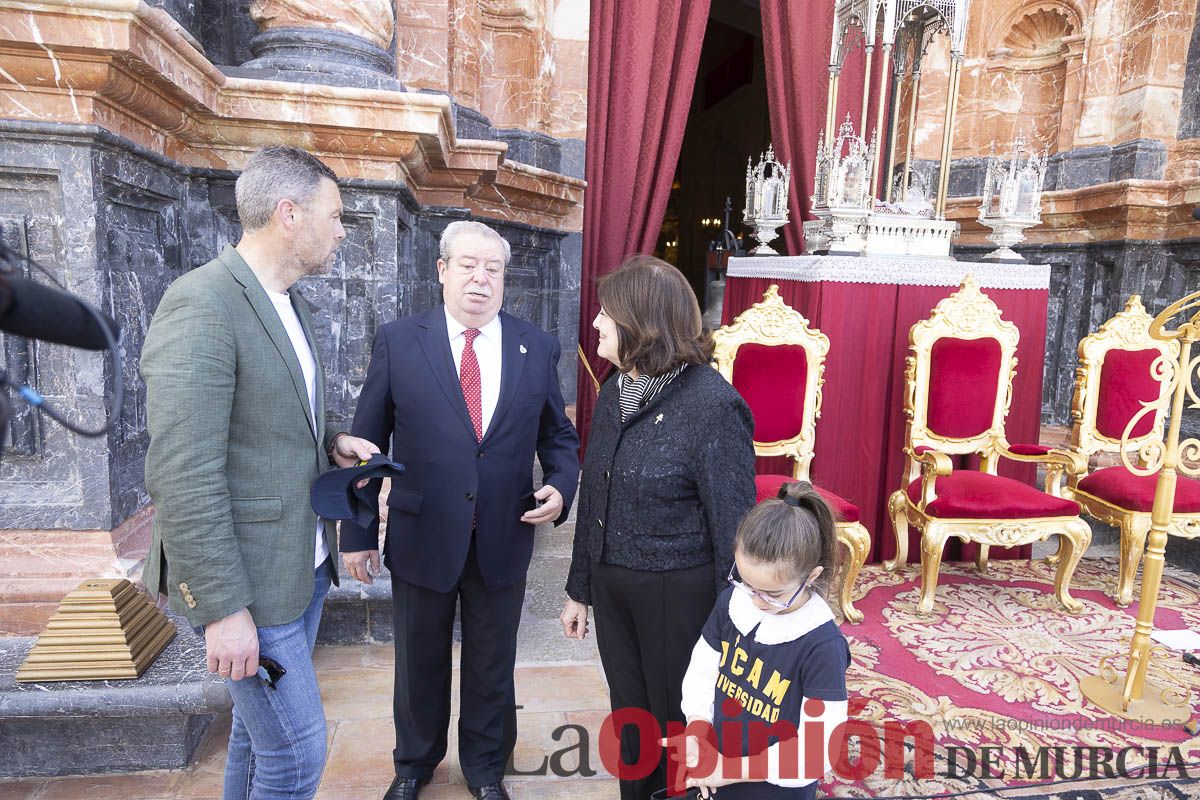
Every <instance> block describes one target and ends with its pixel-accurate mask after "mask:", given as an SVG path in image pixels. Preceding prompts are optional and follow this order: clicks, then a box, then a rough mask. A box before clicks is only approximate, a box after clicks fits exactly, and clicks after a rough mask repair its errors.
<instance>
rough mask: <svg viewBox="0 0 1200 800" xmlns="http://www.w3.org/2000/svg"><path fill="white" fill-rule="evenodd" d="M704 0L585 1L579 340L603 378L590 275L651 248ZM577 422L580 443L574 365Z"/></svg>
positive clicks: (584, 416)
mask: <svg viewBox="0 0 1200 800" xmlns="http://www.w3.org/2000/svg"><path fill="white" fill-rule="evenodd" d="M708 7H709V0H608V2H603V3H600V2H593V3H592V4H591V27H590V29H589V32H588V35H589V43H588V121H587V156H586V162H585V166H584V177H585V178H586V179H587V182H588V188H587V194H586V198H585V201H584V208H583V269H582V276H581V283H580V289H579V294H580V298H579V343H580V346H581V348H582V349H583V353H584V357H585V358H586V359H587V361H588V363H589V364H590V365H591V366H592V369H593V370H596V372H597V375H598V376H603V375H604V374H605V373H606V372H607V369H603V370H602V369H601V368H602V367H606V365H607V362H602V359H599V358H598V357H597V356H596V331H595V330H594V329H593V328H592V319H593V318H594V317H595V316H596V313H597V311H599V303H598V301H597V300H596V279H597V278H599V277H600V276H601V275H603V274H604V273H606V272H611V271H612V270H614V269H616V268H617V267H618V266H619V265H620V263H621V261H622V260H623V259H624V258H625V256H627V255H630V254H633V253H646V252H653V250H654V245H655V243H656V241H657V239H658V234H659V230H660V228H661V227H662V220H663V216H664V214H665V213H666V205H667V199H668V196H669V194H670V191H671V181H672V179H673V178H674V176H675V166H676V164H677V163H678V161H679V149H680V146H681V145H682V143H683V131H684V128H685V126H686V125H687V115H688V107H689V106H690V105H691V102H692V89H693V88H694V87H695V84H696V68H697V65H698V64H699V61H700V49H701V46H702V45H703V43H704V29H705V27H706V26H707V24H708ZM576 398H577V399H576V406H575V413H576V425H577V427H578V428H579V432H580V435H581V438H582V439H583V441H584V446H585V447H586V443H587V431H588V428H589V423H590V421H591V416H592V408H593V407H594V406H595V402H596V390H595V386H594V384H593V383H592V379H591V376H589V375H588V372H587V370H586V369H580V370H579V381H578V391H577V395H576Z"/></svg>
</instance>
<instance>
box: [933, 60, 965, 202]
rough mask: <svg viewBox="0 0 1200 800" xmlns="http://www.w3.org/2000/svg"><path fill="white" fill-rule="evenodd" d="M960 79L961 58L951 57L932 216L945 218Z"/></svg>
mask: <svg viewBox="0 0 1200 800" xmlns="http://www.w3.org/2000/svg"><path fill="white" fill-rule="evenodd" d="M961 78H962V56H961V55H958V54H957V53H955V54H952V55H951V65H950V85H949V92H950V94H949V96H948V97H947V99H946V119H945V121H944V122H943V126H942V160H941V161H940V162H939V164H938V191H937V205H936V206H935V208H934V216H935V217H937V218H938V219H945V218H946V197H947V195H948V194H949V192H950V155H951V153H952V148H953V146H954V117H955V114H956V112H957V110H958V86H959V82H960V80H961Z"/></svg>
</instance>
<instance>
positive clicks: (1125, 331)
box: [1069, 294, 1200, 606]
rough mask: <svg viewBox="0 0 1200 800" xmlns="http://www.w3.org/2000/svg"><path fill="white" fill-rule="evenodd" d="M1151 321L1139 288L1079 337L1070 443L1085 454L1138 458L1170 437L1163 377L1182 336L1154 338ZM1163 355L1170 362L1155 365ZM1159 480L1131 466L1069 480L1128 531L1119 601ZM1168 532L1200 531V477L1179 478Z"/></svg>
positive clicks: (1124, 599) (1091, 506) (1107, 519)
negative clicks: (1121, 307) (1124, 454)
mask: <svg viewBox="0 0 1200 800" xmlns="http://www.w3.org/2000/svg"><path fill="white" fill-rule="evenodd" d="M1151 322H1153V317H1151V316H1150V314H1148V313H1147V312H1146V309H1145V307H1144V306H1143V305H1142V300H1141V297H1139V296H1138V295H1136V294H1135V295H1133V296H1132V297H1130V298H1129V301H1128V302H1127V303H1126V304H1125V310H1124V311H1121V312H1120V313H1118V314H1117V315H1116V316H1115V317H1113V318H1112V319H1110V320H1108V321H1107V322H1105V323H1104V324H1103V325H1101V326H1100V330H1098V331H1096V332H1095V333H1093V334H1091V335H1090V336H1086V337H1084V339H1083V340H1082V341H1080V342H1079V367H1078V368H1077V369H1076V371H1075V396H1074V399H1073V400H1072V402H1071V419H1072V425H1071V449H1072V450H1074V451H1075V452H1076V453H1078V454H1079V455H1080V456H1081V457H1082V458H1084V459H1087V460H1090V459H1091V458H1092V457H1093V456H1094V455H1096V454H1097V453H1121V452H1122V450H1123V449H1124V450H1126V451H1127V452H1128V451H1132V452H1133V453H1134V454H1135V462H1134V463H1135V464H1136V463H1137V461H1136V454H1137V453H1138V452H1140V451H1141V450H1142V448H1143V447H1146V446H1152V445H1154V444H1155V443H1158V442H1161V441H1162V439H1163V426H1164V423H1165V421H1166V416H1167V405H1168V401H1169V394H1170V391H1171V388H1170V382H1169V381H1168V380H1164V379H1163V378H1164V377H1165V376H1166V375H1168V374H1169V373H1167V372H1165V370H1169V369H1170V365H1171V364H1175V363H1178V361H1179V342H1178V341H1174V340H1172V341H1163V340H1161V339H1155V338H1153V337H1152V336H1151V335H1150V323H1151ZM1160 358H1163V359H1165V361H1164V362H1162V363H1156V362H1158V360H1159V359H1160ZM1143 409H1145V410H1144V411H1143ZM1126 435H1128V438H1127V439H1126V438H1125V437H1126ZM1123 440H1124V444H1122V441H1123ZM1156 481H1157V476H1156V475H1153V474H1152V475H1138V474H1136V473H1134V472H1131V471H1130V470H1129V469H1128V468H1127V467H1126V466H1125V465H1124V464H1117V465H1116V466H1110V467H1105V468H1103V469H1098V470H1096V471H1094V472H1091V473H1090V474H1088V473H1086V472H1085V473H1083V474H1079V475H1073V476H1071V479H1070V481H1069V483H1070V489H1069V493H1070V494H1071V496H1072V497H1074V499H1075V500H1076V501H1077V502H1078V503H1079V505H1080V507H1081V508H1082V509H1083V512H1084V513H1085V514H1087V515H1088V516H1089V517H1092V518H1093V519H1096V520H1099V521H1100V522H1103V523H1106V524H1108V525H1112V526H1114V527H1117V528H1119V529H1120V531H1121V562H1120V569H1119V571H1118V575H1117V588H1116V592H1115V593H1114V594H1113V599H1114V600H1115V601H1116V603H1117V605H1119V606H1127V605H1129V604H1130V603H1131V602H1132V601H1133V579H1134V576H1135V575H1136V574H1137V568H1138V563H1139V562H1140V561H1141V560H1142V552H1143V550H1144V549H1145V547H1146V535H1147V534H1148V533H1149V531H1150V511H1151V508H1152V507H1153V505H1154V486H1155V482H1156ZM1167 533H1169V534H1171V535H1174V536H1182V537H1185V538H1188V539H1194V538H1196V537H1200V481H1197V480H1194V479H1192V478H1188V477H1186V476H1184V475H1180V476H1179V477H1178V479H1177V483H1176V486H1175V516H1174V517H1173V518H1172V520H1171V525H1170V527H1169V528H1168V529H1167Z"/></svg>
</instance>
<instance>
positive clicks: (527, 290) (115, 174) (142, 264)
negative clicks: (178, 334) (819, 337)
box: [0, 115, 582, 530]
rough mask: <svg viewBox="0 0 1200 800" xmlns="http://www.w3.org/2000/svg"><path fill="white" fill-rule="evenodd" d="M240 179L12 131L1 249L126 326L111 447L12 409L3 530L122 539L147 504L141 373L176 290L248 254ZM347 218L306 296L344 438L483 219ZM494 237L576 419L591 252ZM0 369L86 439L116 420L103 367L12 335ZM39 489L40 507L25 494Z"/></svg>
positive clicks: (519, 312) (370, 197) (571, 242)
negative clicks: (392, 340) (444, 236)
mask: <svg viewBox="0 0 1200 800" xmlns="http://www.w3.org/2000/svg"><path fill="white" fill-rule="evenodd" d="M466 116H469V115H464V118H465V117H466ZM517 138H518V139H519V138H520V137H517ZM513 140H514V141H516V140H517V139H513ZM521 141H526V139H521ZM527 141H528V143H530V146H531V148H532V149H531V150H530V153H532V154H533V155H535V156H537V157H541V156H545V157H553V155H554V152H553V151H554V148H552V147H549V145H548V143H547V142H546V141H544V140H543V139H540V138H538V137H529V138H528V140H527ZM538 148H540V154H541V155H540V156H539V155H538V154H537V153H534V150H538ZM573 152H574V151H573ZM236 177H237V176H236V175H235V174H234V173H232V172H228V171H224V170H214V169H207V168H192V167H186V166H184V165H181V164H179V163H177V162H174V161H172V160H171V159H168V158H166V157H164V156H163V155H161V154H158V153H153V152H150V151H149V150H146V149H145V148H142V147H139V146H137V145H135V144H133V143H131V142H129V141H127V140H125V139H122V138H120V137H118V136H115V135H114V134H112V133H110V132H107V131H104V130H102V129H99V128H97V127H94V126H85V125H65V124H54V123H39V122H21V121H13V120H2V121H0V238H2V239H3V240H4V242H5V243H6V244H7V245H8V246H10V247H12V248H13V249H14V250H16V251H18V252H28V253H30V254H31V255H32V256H33V258H35V259H36V260H37V261H39V262H40V263H41V264H43V265H45V266H46V267H47V269H49V270H50V272H51V274H53V275H54V276H55V277H56V278H57V279H58V280H59V281H60V282H62V283H63V284H64V285H67V286H69V287H72V290H73V291H76V292H77V293H79V294H80V295H81V296H82V297H84V299H86V300H89V301H90V302H92V303H93V304H95V305H97V306H98V307H100V308H103V309H106V310H108V311H109V313H111V314H112V315H113V316H114V317H115V318H116V319H117V321H118V322H119V323H120V324H121V328H122V331H123V337H124V340H123V345H124V347H123V353H124V358H123V362H122V367H121V374H120V376H119V377H120V379H121V381H122V383H123V384H124V387H125V403H124V407H123V409H122V413H121V417H120V420H119V421H118V425H117V427H116V428H115V429H114V430H113V432H112V433H110V434H109V435H108V436H107V437H102V438H98V439H82V438H79V437H75V436H72V435H70V434H68V433H67V431H65V430H64V429H63V428H62V427H60V426H58V425H56V424H53V423H51V422H49V421H47V420H45V419H43V418H40V417H39V416H38V415H37V414H35V413H32V412H29V411H28V409H27V408H26V407H25V406H24V404H19V403H16V404H14V410H15V412H16V414H15V417H14V420H13V422H12V424H11V425H9V430H8V431H7V437H8V445H7V446H6V448H5V453H4V459H3V461H0V519H3V521H4V523H5V527H10V528H16V529H29V530H111V529H113V528H115V527H117V526H118V525H120V524H121V523H122V522H123V521H124V520H126V519H128V518H129V517H130V516H131V515H133V514H135V513H137V512H138V511H139V510H140V509H141V508H144V507H145V506H146V504H147V503H148V502H149V496H148V494H147V492H146V488H145V476H144V474H143V470H144V464H145V455H146V447H147V445H148V442H149V435H148V433H147V431H146V396H145V384H144V383H143V381H142V379H141V376H140V375H139V374H138V371H137V366H138V360H139V358H140V356H141V348H142V343H143V340H144V338H145V334H146V329H147V328H148V326H149V323H150V320H151V319H152V318H153V315H154V311H155V309H156V307H157V306H158V303H159V301H160V300H161V298H162V295H163V292H164V291H165V290H166V288H167V286H168V285H169V284H170V283H171V282H172V281H174V280H176V279H178V278H179V277H181V276H183V275H185V274H186V273H187V272H188V271H189V270H191V269H194V268H196V267H198V266H200V265H201V264H204V263H205V262H207V261H208V260H210V259H212V258H213V257H215V256H216V255H217V253H218V252H220V249H221V248H222V247H223V246H224V245H225V244H226V243H234V242H237V241H238V239H239V238H240V236H241V228H240V225H239V222H238V216H237V209H236V204H235V198H234V181H235V179H236ZM342 201H343V203H344V205H345V213H344V215H343V217H342V223H343V225H344V226H345V228H346V233H347V237H346V240H345V241H344V242H343V243H342V246H341V247H340V248H339V250H338V253H337V261H336V262H335V264H334V267H333V270H332V272H331V273H330V274H328V275H321V276H313V277H310V278H306V279H304V280H303V281H301V282H300V284H299V286H298V288H299V290H300V291H301V293H302V294H303V296H304V297H305V299H306V301H307V302H308V304H309V310H310V311H311V313H312V315H313V317H314V318H315V319H316V321H317V326H316V330H317V338H318V346H319V348H320V353H321V357H322V360H323V362H324V364H325V366H326V375H327V381H326V385H325V391H326V398H327V401H328V409H329V425H330V426H331V427H333V428H335V429H339V430H348V429H349V427H350V421H351V419H352V417H353V414H354V407H355V404H356V402H357V398H358V394H359V391H360V389H361V385H362V381H363V379H364V378H365V374H366V368H367V363H368V361H369V358H370V352H371V342H372V339H373V337H374V334H375V330H376V329H377V328H378V327H379V326H380V325H382V324H384V323H386V322H389V321H391V320H393V319H395V318H397V317H399V316H403V315H406V314H413V313H417V312H420V311H424V310H426V309H428V308H431V307H433V306H435V305H438V304H440V303H441V298H442V287H441V285H440V284H439V283H438V279H437V267H436V264H437V259H438V238H439V237H440V235H441V233H442V231H443V230H444V229H445V227H446V225H448V224H449V223H450V222H452V221H453V220H455V219H464V218H467V217H469V216H470V213H469V211H468V210H467V209H464V208H447V207H421V206H420V205H419V204H418V203H417V201H416V199H415V197H414V196H413V194H412V192H411V191H410V189H409V187H407V186H405V185H404V184H402V183H397V182H385V181H371V180H360V179H353V180H347V181H344V182H343V183H342ZM484 221H486V222H487V223H488V224H490V225H492V226H493V227H495V228H496V229H497V230H498V231H499V232H500V233H501V235H503V236H504V237H505V238H507V239H508V241H509V242H510V243H511V245H512V262H511V264H510V265H509V269H508V271H507V276H506V286H505V292H504V308H505V310H507V311H508V312H510V313H512V314H514V315H516V316H519V317H521V318H523V319H526V320H528V321H530V322H532V323H534V324H536V325H539V326H540V327H542V328H543V329H545V330H547V331H550V332H552V333H554V334H556V335H557V336H558V338H559V342H560V345H561V348H562V358H561V360H560V362H559V378H560V386H561V388H562V390H563V395H564V398H565V399H566V402H568V403H571V402H573V401H574V397H575V377H576V373H575V370H576V364H577V359H576V358H575V355H574V354H575V350H576V342H577V341H578V327H579V286H580V266H581V263H582V237H581V236H580V234H578V233H565V232H563V231H556V230H548V229H545V228H535V227H532V226H529V225H524V224H520V223H513V222H507V221H504V220H496V219H488V220H484ZM0 369H3V370H6V371H7V372H8V373H9V374H10V375H12V376H14V377H16V378H18V379H20V380H23V381H28V382H29V383H30V384H31V385H32V386H33V387H34V388H36V389H38V390H39V391H41V392H42V393H43V394H45V395H46V396H47V397H48V398H50V400H51V401H52V402H54V403H55V404H56V405H57V406H59V407H60V408H62V409H63V410H64V412H65V413H66V414H67V415H68V416H69V417H70V418H71V419H73V420H76V421H77V422H79V423H80V424H83V425H86V426H88V427H99V426H100V425H101V424H102V423H103V421H104V420H105V411H104V402H103V397H102V395H103V394H104V392H105V390H106V387H111V385H112V382H113V380H114V378H115V377H117V376H113V375H111V374H109V370H108V368H107V363H106V362H105V361H104V360H103V359H102V358H101V357H100V356H99V355H98V354H93V353H88V352H85V351H76V350H71V349H70V348H64V347H53V348H51V347H45V348H42V347H39V348H37V349H36V350H35V349H34V348H33V347H32V346H30V345H29V343H28V342H26V341H25V340H23V339H19V338H17V337H4V336H0ZM3 437H4V433H0V438H3ZM31 485H32V486H35V487H36V488H35V489H34V490H33V491H32V492H31V491H29V490H28V489H27V488H25V487H28V486H31Z"/></svg>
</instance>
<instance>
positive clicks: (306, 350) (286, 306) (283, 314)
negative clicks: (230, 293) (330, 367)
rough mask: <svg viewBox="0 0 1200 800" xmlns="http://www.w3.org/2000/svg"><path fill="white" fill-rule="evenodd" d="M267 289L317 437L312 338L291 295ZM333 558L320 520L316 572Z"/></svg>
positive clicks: (315, 562) (315, 556)
mask: <svg viewBox="0 0 1200 800" xmlns="http://www.w3.org/2000/svg"><path fill="white" fill-rule="evenodd" d="M263 290H264V291H265V292H266V293H267V297H269V298H271V305H273V306H275V312H276V313H277V314H279V321H280V322H282V323H283V329H284V330H285V331H287V335H288V338H289V339H291V340H292V349H293V350H295V351H296V360H297V361H299V362H300V371H301V372H303V373H304V385H305V387H306V388H307V389H308V424H309V425H311V426H312V429H313V434H314V435H315V434H316V430H317V419H316V412H317V359H316V358H315V357H314V356H313V351H312V347H311V346H309V344H308V337H307V336H305V335H304V326H303V325H301V324H300V317H299V316H297V315H296V309H295V308H293V307H292V298H291V295H289V294H287V293H286V292H284V293H282V294H281V293H280V292H272V291H271V290H270V289H267V288H266V287H265V286H264V287H263ZM327 558H329V548H328V547H327V546H326V545H325V524H324V523H323V522H322V521H321V518H320V517H317V549H316V552H315V554H314V556H313V569H316V568H317V567H319V566H321V564H323V563H325V559H327Z"/></svg>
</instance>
